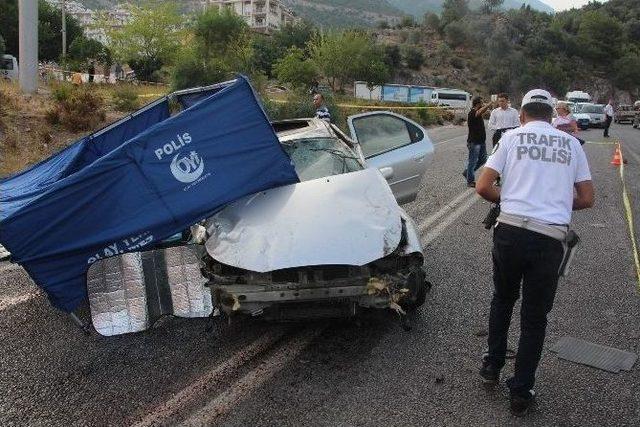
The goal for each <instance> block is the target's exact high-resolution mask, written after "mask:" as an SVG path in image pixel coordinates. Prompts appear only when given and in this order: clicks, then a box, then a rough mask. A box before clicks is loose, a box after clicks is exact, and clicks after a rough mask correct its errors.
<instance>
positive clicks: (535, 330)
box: [476, 89, 593, 416]
mask: <svg viewBox="0 0 640 427" xmlns="http://www.w3.org/2000/svg"><path fill="white" fill-rule="evenodd" d="M552 113H553V101H552V98H551V95H550V94H549V92H547V91H545V90H541V89H535V90H532V91H530V92H528V93H527V94H526V95H525V97H524V99H523V100H522V108H521V110H520V120H521V122H522V123H523V125H522V126H521V127H518V128H516V129H513V130H510V131H507V132H506V133H505V134H504V135H503V136H502V138H501V139H500V141H499V143H498V144H497V145H496V147H494V150H493V153H492V154H491V156H490V157H489V159H488V160H487V163H486V164H485V168H484V171H483V173H482V175H481V176H480V178H479V179H478V182H477V184H476V191H477V193H478V194H479V195H480V196H482V197H483V198H485V199H486V200H489V201H491V202H494V203H500V205H501V213H500V215H499V217H498V221H497V225H496V227H495V230H494V235H493V252H492V254H493V284H494V292H493V299H492V301H491V310H490V316H489V337H488V344H489V351H488V353H487V354H485V355H484V357H483V361H482V368H481V369H480V376H481V377H482V379H483V381H484V382H485V383H488V384H496V383H497V382H498V380H499V377H500V370H501V369H502V367H503V366H504V364H505V353H506V349H507V334H508V331H509V324H510V323H511V314H512V311H513V306H514V304H515V302H516V301H517V300H518V298H519V297H520V290H521V289H522V296H523V298H522V309H521V322H520V342H519V344H518V352H517V355H516V362H515V371H514V375H513V377H512V378H510V379H509V380H507V385H508V387H509V389H510V398H511V410H512V412H513V413H514V414H515V415H517V416H522V415H524V414H526V412H527V410H528V409H529V407H530V405H531V403H532V401H533V398H534V396H535V393H534V392H533V385H534V382H535V372H536V368H537V367H538V362H539V361H540V354H541V352H542V346H543V343H544V337H545V329H546V325H547V314H548V313H549V311H551V307H552V306H553V300H554V298H555V294H556V287H557V284H558V277H559V268H560V265H561V262H562V259H563V256H564V245H563V241H565V240H566V235H567V231H568V226H569V222H570V220H571V212H572V210H579V209H585V208H589V207H591V206H592V205H593V185H592V183H591V174H590V172H589V165H588V164H587V159H586V156H585V154H584V151H583V150H582V147H581V145H580V143H579V142H578V140H577V139H576V138H574V137H573V136H571V135H568V134H566V133H564V132H562V131H559V130H557V129H555V128H553V127H552V126H551V119H552ZM498 175H501V176H502V179H503V184H502V187H501V188H500V187H496V186H494V185H493V183H494V182H495V180H496V178H497V177H498ZM574 189H575V195H574Z"/></svg>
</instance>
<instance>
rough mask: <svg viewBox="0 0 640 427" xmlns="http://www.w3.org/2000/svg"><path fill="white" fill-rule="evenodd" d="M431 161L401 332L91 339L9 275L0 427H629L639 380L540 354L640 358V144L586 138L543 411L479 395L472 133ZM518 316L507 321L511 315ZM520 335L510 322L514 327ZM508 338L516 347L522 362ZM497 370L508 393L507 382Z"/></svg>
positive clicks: (502, 393) (480, 258)
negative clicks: (619, 154)
mask: <svg viewBox="0 0 640 427" xmlns="http://www.w3.org/2000/svg"><path fill="white" fill-rule="evenodd" d="M429 134H430V136H431V137H432V139H433V140H434V142H435V143H436V147H435V148H436V151H435V155H434V159H433V162H432V163H431V165H430V169H429V172H428V173H427V175H426V176H425V179H424V180H423V188H422V189H421V191H420V194H419V197H418V199H417V200H416V201H415V202H413V203H411V204H409V205H407V206H406V209H407V211H408V212H409V213H410V214H411V215H412V216H413V217H414V219H415V220H416V223H417V224H418V225H419V228H420V231H421V238H422V241H423V244H425V255H426V266H425V268H426V271H427V274H428V279H429V280H430V281H431V282H433V283H434V288H433V290H432V292H431V293H430V295H429V297H428V299H427V302H426V304H425V305H424V306H423V307H422V308H421V309H420V310H419V312H418V313H416V314H415V315H414V316H413V318H412V322H413V329H412V330H411V331H410V332H404V331H403V330H402V329H401V328H400V326H399V324H398V322H397V319H396V317H394V315H392V314H391V313H371V314H369V315H367V316H365V317H364V318H362V319H361V320H360V321H358V322H354V321H341V322H338V321H332V322H324V323H316V324H303V325H300V324H294V325H282V324H269V323H263V322H256V321H247V322H240V323H236V324H233V325H231V326H228V325H213V330H211V326H212V325H211V322H210V321H209V320H185V319H174V318H167V319H165V320H163V321H162V322H160V323H159V324H157V325H156V327H154V328H153V329H151V330H149V331H146V332H144V333H138V334H131V335H126V336H122V337H112V338H104V337H100V336H98V335H97V334H95V333H94V334H92V335H89V336H87V335H85V334H83V332H82V331H80V330H79V329H78V328H77V327H76V326H75V325H74V324H73V323H72V322H71V320H70V319H69V318H68V317H67V316H66V315H64V314H62V313H59V312H57V311H55V310H54V309H52V308H51V307H50V306H49V304H48V302H47V300H46V298H45V297H44V296H43V295H42V293H40V292H39V291H38V290H37V288H36V287H35V286H34V285H33V284H32V283H31V282H30V281H29V279H28V278H27V277H26V275H25V273H24V272H23V271H22V270H21V269H20V268H19V267H17V266H15V265H10V264H7V263H0V343H2V347H1V351H0V390H1V392H0V425H3V426H4V425H132V424H136V423H137V424H138V425H174V424H186V425H202V424H216V425H226V426H246V425H257V426H272V425H278V426H281V425H290V426H300V425H314V426H315V425H320V426H364V425H368V426H378V425H385V426H390V425H403V426H405V425H474V426H477V425H511V424H516V425H540V426H547V425H580V426H602V425H609V426H621V425H638V424H640V362H638V363H637V364H636V366H635V367H634V368H633V370H632V371H630V372H624V371H623V372H621V373H619V374H611V373H608V372H605V371H600V370H597V369H594V368H590V367H587V366H582V365H578V364H574V363H571V362H567V361H563V360H560V359H558V358H557V356H556V355H555V354H554V353H552V352H550V351H549V350H548V348H549V347H550V346H551V345H553V344H554V343H555V342H556V341H557V340H558V339H559V338H560V337H562V336H565V335H569V336H573V337H576V338H581V339H584V340H587V341H591V342H595V343H598V344H603V345H608V346H612V347H616V348H619V349H623V350H628V351H632V352H636V353H640V320H639V316H640V287H639V286H640V284H639V283H638V282H637V278H636V275H635V270H634V267H633V260H632V252H631V240H630V237H629V232H628V226H627V219H626V216H625V210H624V207H623V204H622V184H621V179H620V176H619V169H618V168H616V167H613V166H611V165H610V161H611V157H612V153H613V149H614V146H613V145H611V143H612V142H614V141H615V140H616V138H618V139H620V140H621V141H622V144H623V153H624V155H625V157H626V159H627V160H628V163H627V165H626V166H625V175H626V184H627V191H628V193H629V196H630V198H631V203H632V210H633V214H634V215H635V218H636V226H637V225H639V224H640V221H639V220H638V218H640V130H636V129H632V128H631V126H629V125H614V126H613V127H612V135H613V137H614V138H611V139H609V140H607V141H604V139H603V138H602V131H601V130H590V131H586V132H583V137H584V138H585V139H587V140H588V141H589V143H588V144H587V145H586V146H585V147H586V152H587V155H588V158H589V161H590V165H591V170H592V174H593V177H594V182H595V186H596V206H595V207H594V208H593V209H590V210H587V211H581V212H578V213H576V214H574V226H575V229H576V230H577V232H578V234H579V235H580V236H581V238H582V246H581V248H580V251H579V252H578V254H577V256H576V259H575V261H574V264H573V268H572V273H571V275H570V277H569V278H568V279H566V280H565V279H563V280H562V282H561V284H560V286H559V289H558V295H557V298H556V302H555V307H554V310H553V312H552V314H551V316H550V321H549V326H548V333H547V341H546V344H545V347H546V348H545V350H544V352H543V359H542V363H541V367H540V369H539V372H538V383H537V385H536V389H537V392H538V396H539V399H538V403H537V405H536V407H535V408H534V410H533V411H532V413H530V414H529V416H528V417H527V418H525V419H522V420H519V419H515V418H513V417H512V416H511V415H510V414H509V411H508V402H507V392H506V388H505V387H504V385H502V386H500V387H498V388H497V389H495V390H493V391H491V390H487V389H485V388H484V387H483V386H481V384H480V383H479V380H478V378H477V369H478V366H479V358H480V354H481V353H482V352H483V350H484V349H485V345H486V336H485V335H486V329H487V317H488V311H489V301H490V296H491V263H490V247H491V237H490V233H489V232H487V231H485V230H484V228H482V226H481V224H480V222H481V220H482V219H483V217H484V215H485V213H486V211H487V209H488V205H487V204H486V203H484V202H483V201H480V200H479V199H478V198H477V196H475V195H474V193H473V192H472V191H470V190H468V189H467V188H466V186H465V181H464V179H463V178H462V176H461V175H460V172H461V170H462V169H463V167H464V163H465V157H466V146H465V137H464V135H466V128H462V127H454V126H450V127H441V128H436V129H432V130H430V131H429ZM516 312H517V310H516ZM518 321H519V319H518V316H517V314H516V316H515V318H514V324H515V325H517V322H518ZM517 338H518V328H517V326H513V327H512V334H511V337H510V343H511V344H510V346H511V347H512V348H515V347H516V345H517ZM512 369H513V367H512V362H508V364H507V366H506V367H505V371H504V373H505V376H506V375H508V374H509V373H510V372H511V371H512Z"/></svg>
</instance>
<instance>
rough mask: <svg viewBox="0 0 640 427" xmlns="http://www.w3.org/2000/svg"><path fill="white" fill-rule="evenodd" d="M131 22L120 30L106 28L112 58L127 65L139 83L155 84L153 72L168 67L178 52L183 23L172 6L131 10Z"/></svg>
mask: <svg viewBox="0 0 640 427" xmlns="http://www.w3.org/2000/svg"><path fill="white" fill-rule="evenodd" d="M129 11H130V12H131V15H132V18H131V21H129V22H128V23H127V24H125V25H124V26H123V27H122V28H120V29H112V28H110V27H108V26H106V25H105V27H106V32H107V35H108V37H109V39H110V42H109V48H110V50H111V51H112V52H113V54H114V56H115V57H116V58H118V59H119V60H120V61H122V62H127V63H128V64H129V66H130V67H131V68H132V69H133V70H134V71H135V72H136V75H137V77H138V78H139V79H141V80H156V79H157V76H156V72H157V71H158V70H160V68H162V66H164V65H170V64H172V63H173V61H174V59H175V58H176V55H177V52H178V50H179V48H180V40H181V32H182V30H181V27H180V25H181V23H182V21H183V19H182V18H181V17H180V15H179V14H178V9H177V7H176V5H175V4H172V3H160V4H156V3H154V4H153V5H151V4H149V5H147V7H136V6H130V7H129Z"/></svg>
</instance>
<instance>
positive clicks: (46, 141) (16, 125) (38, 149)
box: [0, 80, 167, 176]
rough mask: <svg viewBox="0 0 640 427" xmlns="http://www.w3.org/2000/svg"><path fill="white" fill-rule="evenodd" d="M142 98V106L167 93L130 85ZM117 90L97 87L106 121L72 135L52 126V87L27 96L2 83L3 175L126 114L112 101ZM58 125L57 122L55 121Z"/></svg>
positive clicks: (0, 149)
mask: <svg viewBox="0 0 640 427" xmlns="http://www.w3.org/2000/svg"><path fill="white" fill-rule="evenodd" d="M127 87H128V88H129V89H130V90H131V91H132V92H134V93H136V95H138V96H139V103H140V105H143V104H146V103H149V102H151V101H153V100H154V99H156V98H159V97H160V96H162V95H164V94H165V93H166V92H167V89H166V88H165V87H158V86H142V85H140V86H133V85H131V86H127ZM114 90H116V88H115V87H113V86H109V85H94V86H92V87H91V92H92V93H94V94H95V95H97V96H99V97H100V98H102V99H104V100H105V101H106V105H105V113H106V117H105V118H104V119H103V120H100V121H96V122H93V123H90V124H89V125H90V126H89V128H88V130H86V131H77V132H73V131H70V130H68V129H65V127H64V126H63V125H62V124H51V121H52V120H53V119H54V118H53V117H52V111H54V110H55V108H54V107H55V106H56V101H55V100H54V99H53V96H52V87H51V86H46V85H41V86H40V87H39V88H38V93H37V94H35V95H33V96H26V95H23V94H22V93H21V92H20V89H19V87H18V85H17V84H16V83H11V82H6V81H4V80H2V81H0V176H5V175H8V174H12V173H15V172H17V171H20V170H22V169H24V168H25V167H27V166H29V165H32V164H34V163H37V162H39V161H40V160H42V159H45V158H47V157H49V156H50V155H52V154H53V153H55V152H57V151H59V150H61V149H63V148H64V147H66V146H67V145H69V144H70V143H72V142H74V141H76V140H77V139H79V138H81V137H82V136H83V135H86V134H87V133H90V132H91V131H93V130H96V129H99V128H101V127H103V126H105V125H106V124H107V123H111V122H114V121H116V120H118V119H119V118H120V117H122V116H123V115H124V113H122V112H118V111H115V109H114V108H113V105H112V103H111V100H112V99H113V95H112V94H113V92H114ZM53 123H55V120H53Z"/></svg>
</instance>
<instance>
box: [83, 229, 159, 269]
mask: <svg viewBox="0 0 640 427" xmlns="http://www.w3.org/2000/svg"><path fill="white" fill-rule="evenodd" d="M151 242H153V234H151V232H150V231H145V232H143V233H140V234H137V235H135V236H132V237H127V238H126V239H122V240H121V241H119V242H114V243H111V244H110V245H108V246H107V247H106V248H104V249H102V250H101V251H99V252H97V253H96V254H95V255H93V256H90V257H89V259H87V264H93V263H94V262H96V261H98V260H101V259H103V258H109V257H112V256H115V255H120V254H123V253H125V252H133V251H135V250H138V249H140V248H142V247H144V246H147V245H148V244H149V243H151Z"/></svg>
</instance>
